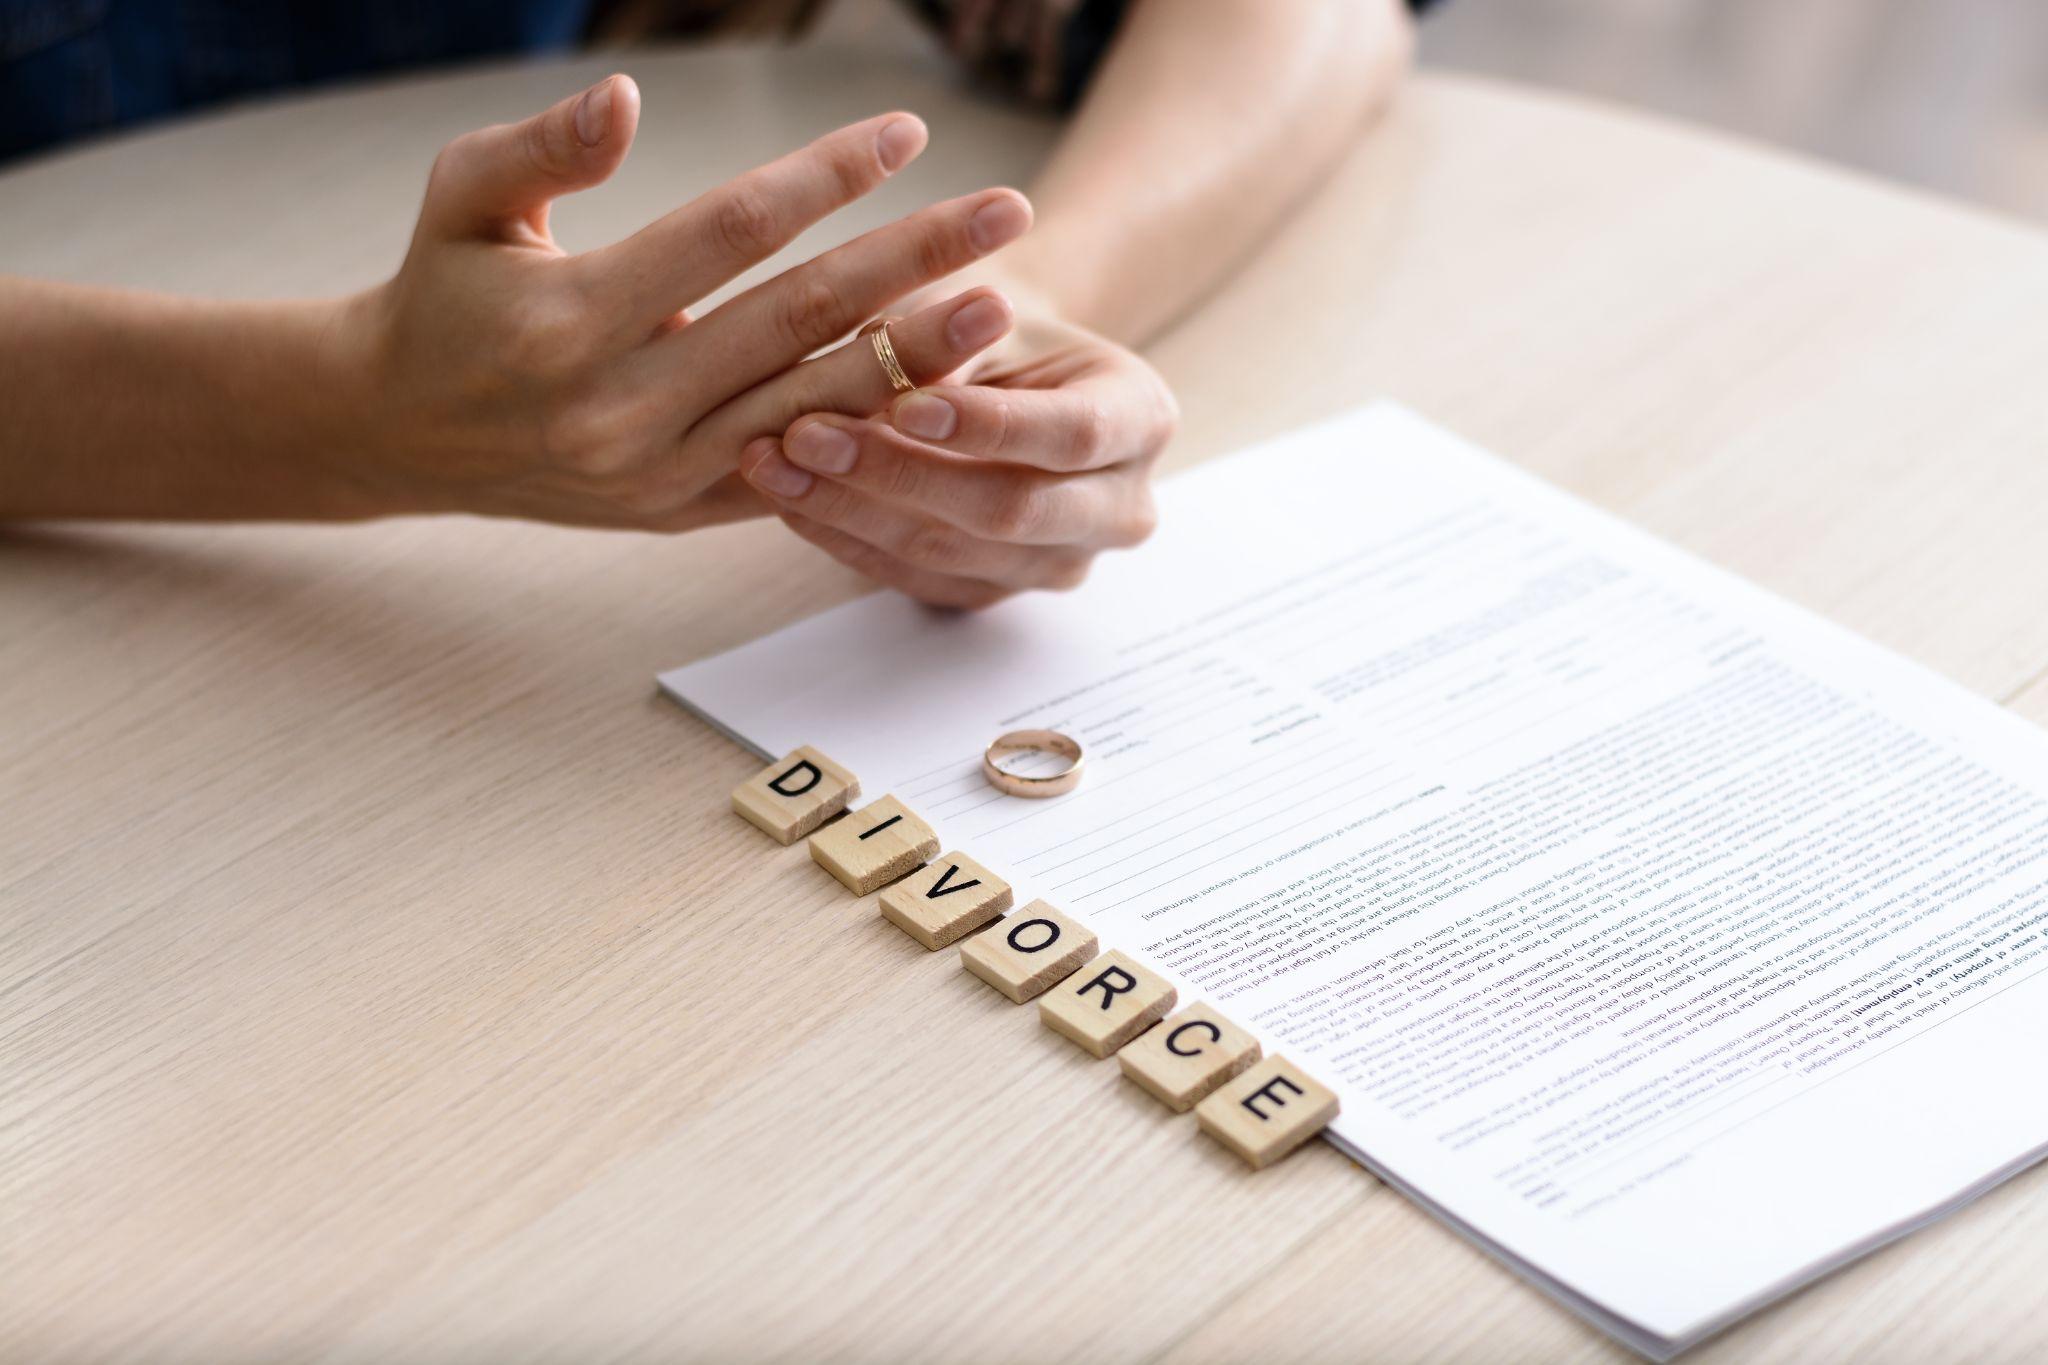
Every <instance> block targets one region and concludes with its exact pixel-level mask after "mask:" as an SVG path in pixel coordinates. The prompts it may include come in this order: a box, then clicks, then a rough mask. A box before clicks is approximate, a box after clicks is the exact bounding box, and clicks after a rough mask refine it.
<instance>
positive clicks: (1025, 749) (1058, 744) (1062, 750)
mask: <svg viewBox="0 0 2048 1365" xmlns="http://www.w3.org/2000/svg"><path fill="white" fill-rule="evenodd" d="M1025 753H1035V754H1053V755H1056V756H1057V757H1060V758H1064V759H1065V760H1067V766H1066V767H1064V768H1062V769H1061V770H1060V771H1058V772H1055V773H1047V774H1045V775H1043V776H1030V775H1027V774H1024V773H1014V772H1010V771H1007V770H1006V769H1005V768H1004V767H1003V766H1002V764H1001V763H1000V762H999V761H998V760H1000V759H1001V758H1003V757H1004V756H1005V755H1006V754H1025ZM981 775H982V776H983V777H986V778H987V779H988V784H989V785H990V786H991V787H994V788H995V789H996V790H997V791H999V792H1007V793H1008V794H1009V795H1011V796H1031V797H1038V796H1063V795H1065V794H1066V793H1068V792H1070V791H1072V790H1073V789H1074V788H1075V787H1078V786H1079V785H1081V746H1080V745H1079V744H1078V743H1076V742H1075V741H1074V740H1071V739H1069V738H1067V736H1065V735H1063V734H1061V733H1060V732H1059V731H1057V730H1012V731H1010V733H1009V734H1007V735H1004V736H1002V737H1001V738H1000V739H998V740H996V742H995V743H993V744H991V745H989V746H988V752H986V753H984V754H983V755H982V756H981Z"/></svg>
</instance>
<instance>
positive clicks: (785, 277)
mask: <svg viewBox="0 0 2048 1365" xmlns="http://www.w3.org/2000/svg"><path fill="white" fill-rule="evenodd" d="M1030 226H1031V206H1030V204H1029V203H1027V202H1026V201H1025V199H1024V196H1023V195H1021V194H1018V193H1017V192H1016V191H1015V190H986V191H983V192H982V193H980V194H971V195H967V196H965V197H964V198H960V199H953V200H949V201H947V202H946V203H943V204H934V205H933V206H932V207H930V208H928V209H923V210H921V211H919V212H917V213H913V214H911V215H910V216H909V217H907V218H903V219H899V220H898V221H896V222H894V223H891V224H889V225H888V226H887V227H882V228H877V229H876V230H875V231H873V232H870V233H867V234H865V235H863V236H860V237H856V238H854V239H853V240H852V241H850V242H848V243H846V245H844V246H841V247H835V248H834V249H832V250H831V251H828V252H826V253H825V254H824V255H822V256H819V257H818V258H817V259H815V260H812V261H807V262H805V263H804V264H803V265H800V266H797V267H795V268H794V269H791V270H786V271H784V272H783V273H782V274H780V275H777V276H776V277H775V278H774V279H772V280H769V281H767V282H766V283H764V284H760V285H756V286H755V287H754V288H752V289H749V290H748V291H747V292H746V293H744V294H741V295H740V296H739V297H738V298H736V299H732V300H729V301H728V302H726V303H724V304H721V305H720V306H719V307H717V308H715V309H713V310H712V311H711V312H709V313H707V314H705V315H704V316H702V317H700V318H698V319H697V321H696V322H694V323H693V324H691V326H690V327H689V328H687V329H686V330H685V331H683V332H681V333H678V334H676V335H674V336H671V337H665V338H663V339H662V340H661V341H659V342H657V343H655V345H654V346H653V347H651V348H650V350H651V351H652V352H654V353H655V354H654V355H653V356H652V357H651V359H652V362H653V363H654V364H655V365H657V366H660V367H664V370H665V372H666V373H667V374H669V375H676V374H682V375H686V376H688V380H689V385H690V387H691V388H692V389H694V390H695V391H696V392H698V393H707V392H708V393H715V394H718V395H720V396H721V397H722V396H724V395H726V394H733V393H738V392H740V391H741V390H742V389H745V388H749V387H751V386H752V385H755V384H758V383H760V382H761V381H762V380H763V379H766V378H767V377H768V376H770V375H772V374H779V373H780V372H782V371H783V370H786V369H788V368H789V367H790V366H792V365H795V364H796V363H797V362H798V361H801V360H802V359H803V358H804V357H805V356H808V355H810V354H811V353H812V352H814V351H816V350H817V349H818V348H819V347H821V346H825V345H829V344H830V343H831V342H833V341H834V340H836V339H837V338H839V337H842V336H845V335H846V334H847V333H848V332H850V331H852V330H853V329H854V328H855V327H858V326H859V325H860V324H861V323H863V322H865V321H867V320H868V319H869V318H871V317H873V316H874V315H875V314H876V313H878V312H880V311H881V310H882V309H883V308H884V307H886V306H887V305H889V304H890V303H893V302H895V301H896V300H897V299H900V298H902V297H903V296H904V295H905V294H908V293H909V292H910V291H911V290H913V289H917V288H920V287H921V286H923V285H926V284H930V283H931V282H932V281H933V280H937V279H940V278H942V277H944V276H946V275H950V274H952V273H953V272H954V271H955V270H958V269H959V268H960V267H962V266H964V265H966V264H968V263H969V262H970V261H973V260H975V259H977V258H978V257H981V256H986V255H987V254H988V253H990V252H992V251H995V250H997V249H998V248H1000V247H1003V246H1005V245H1007V244H1009V243H1010V242H1012V241H1015V240H1016V239H1017V238H1018V237H1020V236H1022V235H1023V233H1024V231H1025V229H1026V228H1028V227H1030ZM893 335H896V334H895V333H892V336H893ZM861 344H862V345H863V346H865V345H867V344H868V343H867V342H866V341H865V339H863V340H862V341H861ZM896 350H897V354H898V355H899V356H901V355H902V353H903V342H902V341H900V340H899V341H897V342H896ZM904 363H905V368H908V365H909V361H908V358H907V357H906V358H905V361H904ZM938 373H940V374H943V373H945V371H943V370H942V371H938ZM913 380H915V376H913ZM873 391H874V390H873V388H872V385H870V386H869V392H873ZM887 395H888V390H887V389H884V390H882V391H881V394H880V396H879V397H878V399H877V401H876V402H875V404H874V407H870V408H868V409H865V411H866V412H872V411H874V410H875V409H876V408H879V407H880V406H881V404H882V402H883V401H886V399H887ZM828 406H829V405H828Z"/></svg>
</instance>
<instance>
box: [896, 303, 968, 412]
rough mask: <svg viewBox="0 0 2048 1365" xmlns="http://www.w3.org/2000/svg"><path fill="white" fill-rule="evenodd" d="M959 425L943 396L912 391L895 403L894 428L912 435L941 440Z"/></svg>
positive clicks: (950, 405) (951, 406) (949, 404)
mask: <svg viewBox="0 0 2048 1365" xmlns="http://www.w3.org/2000/svg"><path fill="white" fill-rule="evenodd" d="M963 311H964V310H963ZM959 425H960V418H959V415H958V414H957V413H955V412H954V411H953V405H952V404H951V403H948V402H947V401H946V400H945V399H943V398H935V397H933V396H932V395H931V394H928V393H913V394H907V395H905V396H904V398H903V399H902V401H900V402H898V403H897V404H896V429H897V430H898V431H902V432H908V433H909V434H910V435H912V436H922V437H924V439H925V440H927V441H943V440H945V439H946V438H947V437H948V436H951V435H952V434H953V429H954V428H955V427H957V426H959Z"/></svg>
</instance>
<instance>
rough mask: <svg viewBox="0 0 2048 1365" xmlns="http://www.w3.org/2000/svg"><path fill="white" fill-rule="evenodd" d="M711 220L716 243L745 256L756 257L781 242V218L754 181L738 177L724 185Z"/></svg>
mask: <svg viewBox="0 0 2048 1365" xmlns="http://www.w3.org/2000/svg"><path fill="white" fill-rule="evenodd" d="M712 223H713V227H714V229H715V230H716V232H717V233H718V240H719V243H720V245H722V246H723V247H724V248H725V249H726V250H727V251H728V252H730V253H731V254H732V255H734V256H736V257H739V258H742V259H745V260H758V259H760V258H761V257H763V256H767V255H770V254H771V253H773V252H774V250H775V249H776V248H777V247H778V246H780V245H782V223H781V219H780V218H779V217H778V216H777V215H776V212H775V209H774V206H773V205H771V204H770V203H769V202H768V197H767V195H765V194H763V193H762V192H761V189H760V187H759V186H757V185H751V184H748V183H746V182H744V181H742V182H740V183H738V184H735V185H731V186H728V187H727V188H726V191H725V193H724V194H722V195H720V196H719V200H718V205H717V208H716V210H715V212H714V213H713V214H712Z"/></svg>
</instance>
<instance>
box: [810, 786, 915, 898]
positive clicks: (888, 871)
mask: <svg viewBox="0 0 2048 1365" xmlns="http://www.w3.org/2000/svg"><path fill="white" fill-rule="evenodd" d="M938 851H939V836H938V835H936V834H934V833H933V832H932V827H931V826H930V825H927V824H926V823H925V822H924V821H923V820H920V819H919V818H918V817H917V815H916V813H915V812H913V811H912V810H911V809H910V807H908V806H906V805H904V804H903V803H902V802H901V801H898V800H897V799H896V798H895V797H893V796H885V797H883V798H882V799H881V800H879V801H875V802H871V803H869V804H868V805H865V806H862V807H861V808H860V809H859V810H857V811H855V812H854V813H853V814H851V815H849V816H847V817H846V818H845V819H844V820H841V821H839V822H838V823H837V824H832V825H827V826H826V827H825V828H824V829H821V830H819V831H818V832H817V833H816V834H813V835H812V836H811V858H812V859H813V860H814V861H815V862H816V863H817V864H818V866H819V867H822V868H824V869H825V870H826V871H827V872H830V873H831V874H832V875H833V876H835V877H837V878H839V880H840V881H841V882H842V883H844V884H845V886H846V889H847V890H848V891H851V892H853V894H854V895H856V896H865V895H867V894H868V893H869V892H870V891H879V890H880V889H881V888H883V887H885V886H887V885H888V884H889V883H890V882H893V881H895V880H896V879H897V878H898V877H901V876H902V875H903V874H904V873H906V872H910V871H913V870H915V869H916V868H917V867H918V866H920V865H921V864H923V863H924V862H925V861H926V860H927V859H929V858H931V857H932V856H933V855H934V854H936V853H937V852H938Z"/></svg>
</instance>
